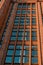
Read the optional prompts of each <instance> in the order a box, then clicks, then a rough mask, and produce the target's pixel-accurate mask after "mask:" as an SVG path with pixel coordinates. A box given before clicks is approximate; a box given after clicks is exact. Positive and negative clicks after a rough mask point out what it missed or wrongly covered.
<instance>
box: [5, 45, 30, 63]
mask: <svg viewBox="0 0 43 65" xmlns="http://www.w3.org/2000/svg"><path fill="white" fill-rule="evenodd" d="M14 47H15V46H14V45H9V47H8V52H7V56H6V60H5V63H12V55H13V54H14ZM27 48H28V50H27ZM21 54H22V46H21V45H17V46H16V52H15V56H14V57H15V58H14V63H20V59H21ZM28 55H29V46H24V52H23V63H25V62H26V63H27V60H26V59H28V57H26V56H28Z"/></svg>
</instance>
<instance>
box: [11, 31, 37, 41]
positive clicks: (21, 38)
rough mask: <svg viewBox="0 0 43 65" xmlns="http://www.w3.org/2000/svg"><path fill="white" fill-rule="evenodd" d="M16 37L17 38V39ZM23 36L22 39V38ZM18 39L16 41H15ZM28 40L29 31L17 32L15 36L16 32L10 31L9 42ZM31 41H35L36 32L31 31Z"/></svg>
mask: <svg viewBox="0 0 43 65" xmlns="http://www.w3.org/2000/svg"><path fill="white" fill-rule="evenodd" d="M17 35H18V37H17ZM23 36H24V37H23ZM17 38H18V39H17ZM23 39H24V40H30V32H29V31H25V32H24V31H19V32H18V34H17V31H12V35H11V40H12V41H15V40H23ZM32 40H33V41H35V40H37V33H36V31H32Z"/></svg>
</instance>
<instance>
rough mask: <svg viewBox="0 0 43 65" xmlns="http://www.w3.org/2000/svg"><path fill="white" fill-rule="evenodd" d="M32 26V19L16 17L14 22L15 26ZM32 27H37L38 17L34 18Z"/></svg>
mask: <svg viewBox="0 0 43 65" xmlns="http://www.w3.org/2000/svg"><path fill="white" fill-rule="evenodd" d="M24 24H25V25H30V17H26V18H25V17H23V16H22V17H21V18H20V17H16V18H15V20H14V25H24ZM32 25H36V17H35V16H33V17H32Z"/></svg>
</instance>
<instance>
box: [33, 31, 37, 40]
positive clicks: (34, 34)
mask: <svg viewBox="0 0 43 65" xmlns="http://www.w3.org/2000/svg"><path fill="white" fill-rule="evenodd" d="M32 40H33V41H35V40H37V34H36V31H32Z"/></svg>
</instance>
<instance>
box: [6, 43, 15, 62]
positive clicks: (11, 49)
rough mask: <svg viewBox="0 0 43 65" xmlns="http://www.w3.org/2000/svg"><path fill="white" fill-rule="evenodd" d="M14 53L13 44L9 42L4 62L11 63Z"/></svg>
mask: <svg viewBox="0 0 43 65" xmlns="http://www.w3.org/2000/svg"><path fill="white" fill-rule="evenodd" d="M13 54H14V45H13V44H10V45H9V46H8V51H7V55H6V59H5V63H12V55H13Z"/></svg>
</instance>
